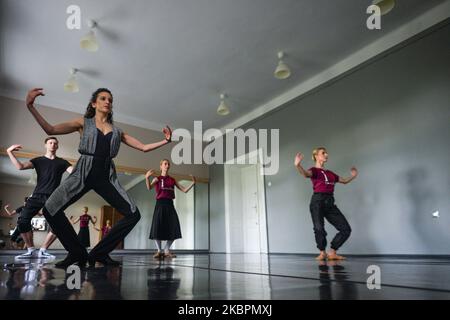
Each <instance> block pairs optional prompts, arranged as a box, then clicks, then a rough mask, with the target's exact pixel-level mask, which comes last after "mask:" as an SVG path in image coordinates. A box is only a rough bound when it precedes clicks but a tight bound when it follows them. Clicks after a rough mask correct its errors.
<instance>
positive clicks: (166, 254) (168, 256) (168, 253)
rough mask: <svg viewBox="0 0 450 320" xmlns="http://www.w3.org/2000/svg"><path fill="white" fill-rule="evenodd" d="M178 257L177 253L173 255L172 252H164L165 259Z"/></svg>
mask: <svg viewBox="0 0 450 320" xmlns="http://www.w3.org/2000/svg"><path fill="white" fill-rule="evenodd" d="M176 257H177V255H176V254H175V253H172V252H169V251H166V252H164V258H169V259H170V258H176Z"/></svg>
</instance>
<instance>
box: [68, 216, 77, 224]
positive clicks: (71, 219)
mask: <svg viewBox="0 0 450 320" xmlns="http://www.w3.org/2000/svg"><path fill="white" fill-rule="evenodd" d="M69 220H70V222H72V224H75V223H78V221H80V217H78V218H76V219H75V221H73V216H70V218H69Z"/></svg>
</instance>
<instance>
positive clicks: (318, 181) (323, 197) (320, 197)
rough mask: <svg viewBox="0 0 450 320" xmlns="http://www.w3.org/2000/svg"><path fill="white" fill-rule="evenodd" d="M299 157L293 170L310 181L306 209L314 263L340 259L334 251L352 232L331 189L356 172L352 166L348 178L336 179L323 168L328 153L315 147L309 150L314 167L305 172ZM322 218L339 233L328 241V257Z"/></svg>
mask: <svg viewBox="0 0 450 320" xmlns="http://www.w3.org/2000/svg"><path fill="white" fill-rule="evenodd" d="M302 160H303V155H302V154H301V153H297V155H296V156H295V161H294V164H295V167H296V168H297V170H298V172H299V173H300V174H301V175H302V176H304V177H305V178H310V179H311V182H312V185H313V190H314V194H313V196H312V198H311V203H310V205H309V209H310V211H311V218H312V221H313V225H314V235H315V238H316V244H317V248H318V249H319V250H320V254H319V256H317V257H316V259H317V260H325V259H328V260H343V259H345V258H344V257H342V256H340V255H338V254H337V253H336V251H337V250H338V249H339V248H340V247H341V246H342V245H343V244H344V242H345V241H346V240H347V239H348V237H349V236H350V233H351V231H352V229H351V228H350V225H349V224H348V222H347V219H345V217H344V215H343V214H342V212H341V211H340V210H339V209H338V207H337V206H336V205H335V203H334V186H335V184H336V183H338V182H339V183H343V184H347V183H349V182H350V181H352V180H353V179H355V178H356V176H357V175H358V170H357V169H356V168H355V167H352V168H351V169H350V173H351V177H349V178H343V177H340V176H338V175H337V174H336V173H334V172H333V171H330V170H327V169H325V163H326V162H327V161H328V152H327V150H326V149H325V148H324V147H319V148H316V149H314V150H313V153H312V160H313V161H314V162H315V166H314V167H311V168H309V169H308V170H305V169H304V168H303V167H302V165H301V162H302ZM324 219H327V221H328V222H329V223H331V224H332V225H333V226H334V227H335V228H336V229H337V230H338V231H339V232H338V233H337V234H336V236H335V237H334V239H333V240H332V241H331V250H330V251H329V252H328V254H327V253H326V252H325V248H326V246H327V238H326V236H327V233H326V231H325V227H324V226H325V224H324Z"/></svg>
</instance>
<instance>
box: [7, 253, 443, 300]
mask: <svg viewBox="0 0 450 320" xmlns="http://www.w3.org/2000/svg"><path fill="white" fill-rule="evenodd" d="M53 253H54V252H53ZM64 256H65V254H63V253H62V252H61V253H59V254H57V259H56V260H55V261H58V260H59V259H61V258H63V257H64ZM112 257H113V258H114V259H116V260H120V261H122V262H123V265H122V266H121V267H108V268H95V269H85V270H81V288H80V289H79V290H77V289H73V290H69V289H68V287H67V283H66V274H65V270H61V269H57V268H55V267H54V264H53V263H48V264H43V263H42V261H40V260H38V259H36V260H31V262H29V263H25V262H19V263H18V262H14V255H12V253H8V254H4V253H3V254H1V253H0V263H1V266H2V269H1V270H0V300H42V299H50V300H54V299H64V300H65V299H80V300H81V299H82V300H95V299H100V300H104V299H107V300H109V299H125V300H128V299H137V300H148V299H149V300H156V299H168V300H173V299H183V300H198V299H200V300H210V299H213V300H216V299H218V300H228V299H233V300H248V299H252V300H269V299H271V300H278V299H280V300H296V299H312V300H318V299H327V300H328V299H450V259H445V258H442V259H414V258H392V257H383V258H380V257H350V258H349V259H348V260H346V261H344V262H326V263H325V262H324V263H318V262H316V261H315V260H314V258H313V257H310V256H304V255H259V254H231V255H226V254H178V257H177V258H174V259H172V260H171V261H162V262H158V261H155V260H153V258H152V255H151V253H149V252H146V253H136V252H134V253H127V252H125V251H121V252H119V254H117V253H115V254H114V255H112ZM370 265H376V266H378V267H379V268H380V270H381V289H373V290H369V289H368V287H367V279H368V277H369V276H370V274H368V273H367V268H368V266H370Z"/></svg>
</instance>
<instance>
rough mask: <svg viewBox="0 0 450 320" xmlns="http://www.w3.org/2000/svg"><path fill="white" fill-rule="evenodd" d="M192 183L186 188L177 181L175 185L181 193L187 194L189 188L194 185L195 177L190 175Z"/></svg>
mask: <svg viewBox="0 0 450 320" xmlns="http://www.w3.org/2000/svg"><path fill="white" fill-rule="evenodd" d="M191 179H192V183H191V184H190V185H189V186H188V187H183V186H182V185H181V184H179V183H178V181H175V185H176V186H177V188H178V189H180V190H181V191H182V192H184V193H187V192H189V190H191V188H192V187H193V186H194V185H195V182H196V181H195V177H194V176H193V175H191Z"/></svg>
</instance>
